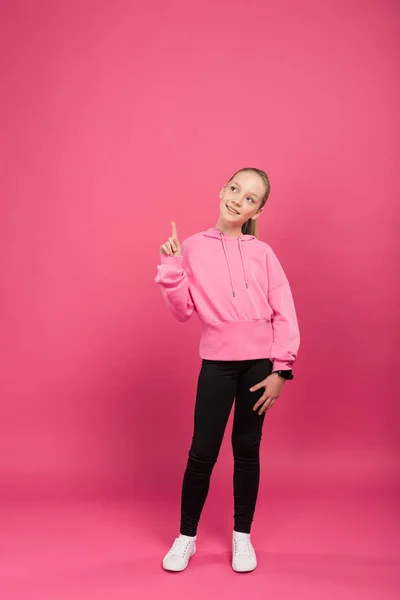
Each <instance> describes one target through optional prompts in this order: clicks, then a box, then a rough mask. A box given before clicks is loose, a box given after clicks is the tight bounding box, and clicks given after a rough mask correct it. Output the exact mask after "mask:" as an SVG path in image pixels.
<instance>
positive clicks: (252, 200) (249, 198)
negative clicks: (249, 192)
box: [247, 196, 255, 204]
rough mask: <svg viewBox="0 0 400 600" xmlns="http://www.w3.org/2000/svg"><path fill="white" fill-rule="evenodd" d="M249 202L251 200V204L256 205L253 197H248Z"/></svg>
mask: <svg viewBox="0 0 400 600" xmlns="http://www.w3.org/2000/svg"><path fill="white" fill-rule="evenodd" d="M247 200H251V202H252V203H253V204H254V202H255V200H254V198H252V197H251V196H247Z"/></svg>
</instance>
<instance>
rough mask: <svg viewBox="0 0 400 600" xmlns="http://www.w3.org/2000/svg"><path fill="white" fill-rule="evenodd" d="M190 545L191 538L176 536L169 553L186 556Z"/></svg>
mask: <svg viewBox="0 0 400 600" xmlns="http://www.w3.org/2000/svg"><path fill="white" fill-rule="evenodd" d="M189 546H190V540H185V538H180V537H179V538H176V539H175V541H174V543H173V544H172V548H171V550H170V551H169V554H177V555H178V556H180V557H181V558H184V557H185V555H186V552H187V551H188V549H189Z"/></svg>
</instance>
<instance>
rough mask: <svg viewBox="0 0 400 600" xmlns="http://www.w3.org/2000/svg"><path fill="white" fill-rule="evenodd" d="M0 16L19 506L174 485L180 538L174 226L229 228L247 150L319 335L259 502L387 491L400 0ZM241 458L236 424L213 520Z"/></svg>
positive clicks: (52, 5) (7, 431)
mask: <svg viewBox="0 0 400 600" xmlns="http://www.w3.org/2000/svg"><path fill="white" fill-rule="evenodd" d="M0 23H1V25H0V26H1V54H2V57H3V69H2V89H3V92H2V95H1V96H2V97H1V105H2V106H1V109H2V110H1V120H2V124H1V126H2V134H1V137H2V150H1V151H2V157H1V165H2V167H1V169H2V172H1V180H2V190H3V191H2V198H1V221H0V226H1V235H0V243H1V256H2V259H1V278H0V281H1V286H2V289H1V294H0V296H1V310H0V319H1V325H0V331H1V340H2V343H1V362H0V364H1V407H0V489H1V494H2V497H3V499H4V500H15V499H22V498H24V499H31V500H33V499H36V500H37V499H40V500H41V501H44V500H45V499H49V498H52V499H56V498H63V499H65V498H71V499H72V498H78V497H86V498H95V497H100V496H102V495H104V494H107V496H108V497H110V496H118V497H121V494H127V495H129V496H126V497H131V494H132V492H134V497H135V498H136V499H137V500H138V501H139V499H141V501H144V502H145V503H147V506H149V503H150V502H151V501H154V503H155V504H154V505H155V506H156V505H157V498H158V497H159V495H161V496H162V498H163V502H165V501H168V502H169V503H170V506H171V515H172V516H171V519H172V518H173V519H175V521H174V523H175V525H174V526H172V525H171V526H170V529H168V536H166V538H165V539H164V540H163V541H164V544H165V543H167V545H169V541H170V538H171V535H175V534H176V531H177V518H178V509H179V506H178V504H179V493H180V485H181V477H182V475H183V470H184V467H185V464H186V457H187V451H188V447H189V444H190V440H191V435H192V413H193V406H194V394H195V388H196V383H197V375H198V369H199V366H200V360H199V357H198V340H199V327H198V323H197V322H196V317H194V318H193V319H192V320H191V321H190V322H189V323H187V324H180V323H178V322H176V321H174V319H173V317H172V316H171V315H170V314H169V312H168V310H167V308H166V307H165V305H164V303H163V300H162V297H161V294H160V290H159V289H158V287H157V286H156V284H155V283H154V276H155V269H156V265H157V261H158V251H159V246H160V244H161V243H162V242H163V241H165V239H166V238H167V237H168V235H169V234H170V233H169V232H170V222H171V220H175V221H176V222H177V226H178V232H179V234H180V237H181V239H184V238H185V237H187V236H189V235H191V234H193V233H195V232H197V231H200V230H201V229H203V228H206V227H209V226H213V225H214V224H215V223H216V220H217V217H218V193H219V190H220V188H221V187H222V185H223V184H224V183H225V181H226V180H227V179H228V178H229V177H230V176H231V175H232V174H233V173H234V171H236V170H237V169H238V168H240V167H242V166H256V167H259V168H262V169H265V170H266V171H267V173H268V174H269V176H270V180H271V186H272V191H271V196H270V199H269V201H268V205H267V209H266V211H265V213H264V215H263V218H262V219H261V221H260V237H261V239H263V240H265V241H267V242H268V243H269V244H270V245H271V246H272V247H273V248H274V250H275V252H276V253H277V255H278V257H279V258H280V261H281V263H282V265H283V266H284V269H285V271H286V273H287V275H288V278H289V280H290V282H291V286H292V290H293V294H294V298H295V303H296V308H297V312H298V318H299V324H300V329H301V335H302V342H301V348H300V352H299V358H298V361H297V364H296V371H295V373H296V376H295V379H294V381H293V382H289V384H287V385H286V387H285V390H284V394H283V395H282V396H281V398H280V399H279V401H278V402H276V403H275V406H274V408H273V409H272V410H271V411H270V412H269V413H268V416H267V419H266V421H265V429H264V438H263V445H262V457H261V458H262V478H261V487H260V498H262V499H264V500H265V501H266V499H267V497H268V496H269V495H270V494H271V493H272V491H274V493H275V492H276V490H277V489H282V490H283V489H286V488H291V489H296V490H298V491H299V493H301V490H302V489H303V491H304V490H310V489H313V490H319V491H320V490H332V491H333V490H335V491H336V492H337V490H340V489H346V490H350V489H354V490H363V491H364V492H365V493H367V491H368V490H375V491H376V490H383V492H385V493H386V492H388V493H389V494H391V493H392V492H391V491H390V490H393V489H394V488H396V487H397V486H398V482H399V444H400V441H399V440H400V436H399V434H398V431H399V413H400V409H399V393H398V390H397V388H398V381H397V371H398V369H397V350H398V346H399V344H398V341H397V340H398V336H399V315H398V306H399V297H398V291H399V290H398V283H396V280H397V281H398V274H397V270H398V263H397V270H395V261H396V258H397V259H398V255H399V252H398V242H397V239H396V234H397V235H398V228H399V223H398V216H399V213H398V194H399V186H400V177H399V164H398V145H399V111H398V107H399V79H398V75H397V74H396V73H397V69H398V60H399V41H398V40H399V5H398V3H396V2H389V1H386V2H377V1H366V2H361V1H356V0H352V1H350V2H349V1H348V0H347V1H346V2H345V1H341V0H340V1H335V2H333V1H332V2H317V1H306V2H302V3H299V2H295V1H290V0H285V1H282V2H279V3H278V2H262V1H260V0H258V1H257V0H253V1H251V2H246V3H243V2H236V1H235V2H229V3H228V2H217V3H215V2H211V1H210V0H203V2H201V3H196V4H194V3H188V2H184V1H172V2H162V1H161V0H160V1H158V2H154V1H152V0H150V1H149V2H128V1H122V2H111V1H109V0H102V1H97V2H91V1H86V2H83V3H82V2H75V1H73V2H68V3H66V2H60V1H50V0H47V1H42V2H22V1H14V2H12V3H4V4H3V5H2V8H1V18H0ZM227 433H228V432H227ZM231 473H232V457H231V450H230V440H229V434H228V435H227V436H226V438H225V440H224V444H223V447H222V450H221V455H220V460H219V461H218V464H217V466H216V469H215V472H214V475H213V481H212V488H211V492H210V504H209V506H210V507H213V508H207V511H208V512H207V515H206V517H205V518H207V519H214V521H215V523H218V517H217V516H214V517H211V512H210V511H211V510H214V508H215V510H217V509H219V508H220V506H221V503H220V499H222V498H225V499H227V501H228V502H231ZM364 492H363V493H364ZM122 497H123V496H122ZM260 502H261V500H260ZM228 508H229V510H228V513H229V515H228V516H229V519H230V512H232V510H231V507H230V505H229V507H228ZM259 510H260V517H261V515H262V514H263V513H262V510H263V509H262V508H260V509H259ZM229 519H228V520H229ZM229 524H230V521H229ZM153 526H154V523H153ZM229 526H230V525H229ZM228 529H229V528H228ZM171 541H172V540H171ZM165 549H167V548H165ZM160 552H161V551H160ZM389 554H390V552H389ZM42 597H43V596H42ZM59 597H61V596H59ZM75 597H76V596H75ZM282 597H283V596H282ZM308 597H309V598H310V597H312V596H308ZM326 597H327V596H326ZM342 597H344V596H342ZM365 597H367V596H365Z"/></svg>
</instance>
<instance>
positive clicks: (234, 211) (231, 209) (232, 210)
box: [227, 206, 239, 215]
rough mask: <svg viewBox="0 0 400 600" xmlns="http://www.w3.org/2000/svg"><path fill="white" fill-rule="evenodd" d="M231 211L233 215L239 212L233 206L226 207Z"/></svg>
mask: <svg viewBox="0 0 400 600" xmlns="http://www.w3.org/2000/svg"><path fill="white" fill-rule="evenodd" d="M227 208H228V209H229V210H230V211H231V212H233V213H234V214H235V215H238V214H239V213H238V212H237V211H236V210H234V209H233V208H231V207H230V206H228V207H227Z"/></svg>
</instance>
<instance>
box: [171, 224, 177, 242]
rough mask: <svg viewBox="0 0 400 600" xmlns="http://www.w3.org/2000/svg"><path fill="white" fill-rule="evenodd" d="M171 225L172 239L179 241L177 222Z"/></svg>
mask: <svg viewBox="0 0 400 600" xmlns="http://www.w3.org/2000/svg"><path fill="white" fill-rule="evenodd" d="M171 225H172V237H173V238H174V239H175V240H177V239H178V232H177V230H176V223H175V221H172V223H171Z"/></svg>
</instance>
